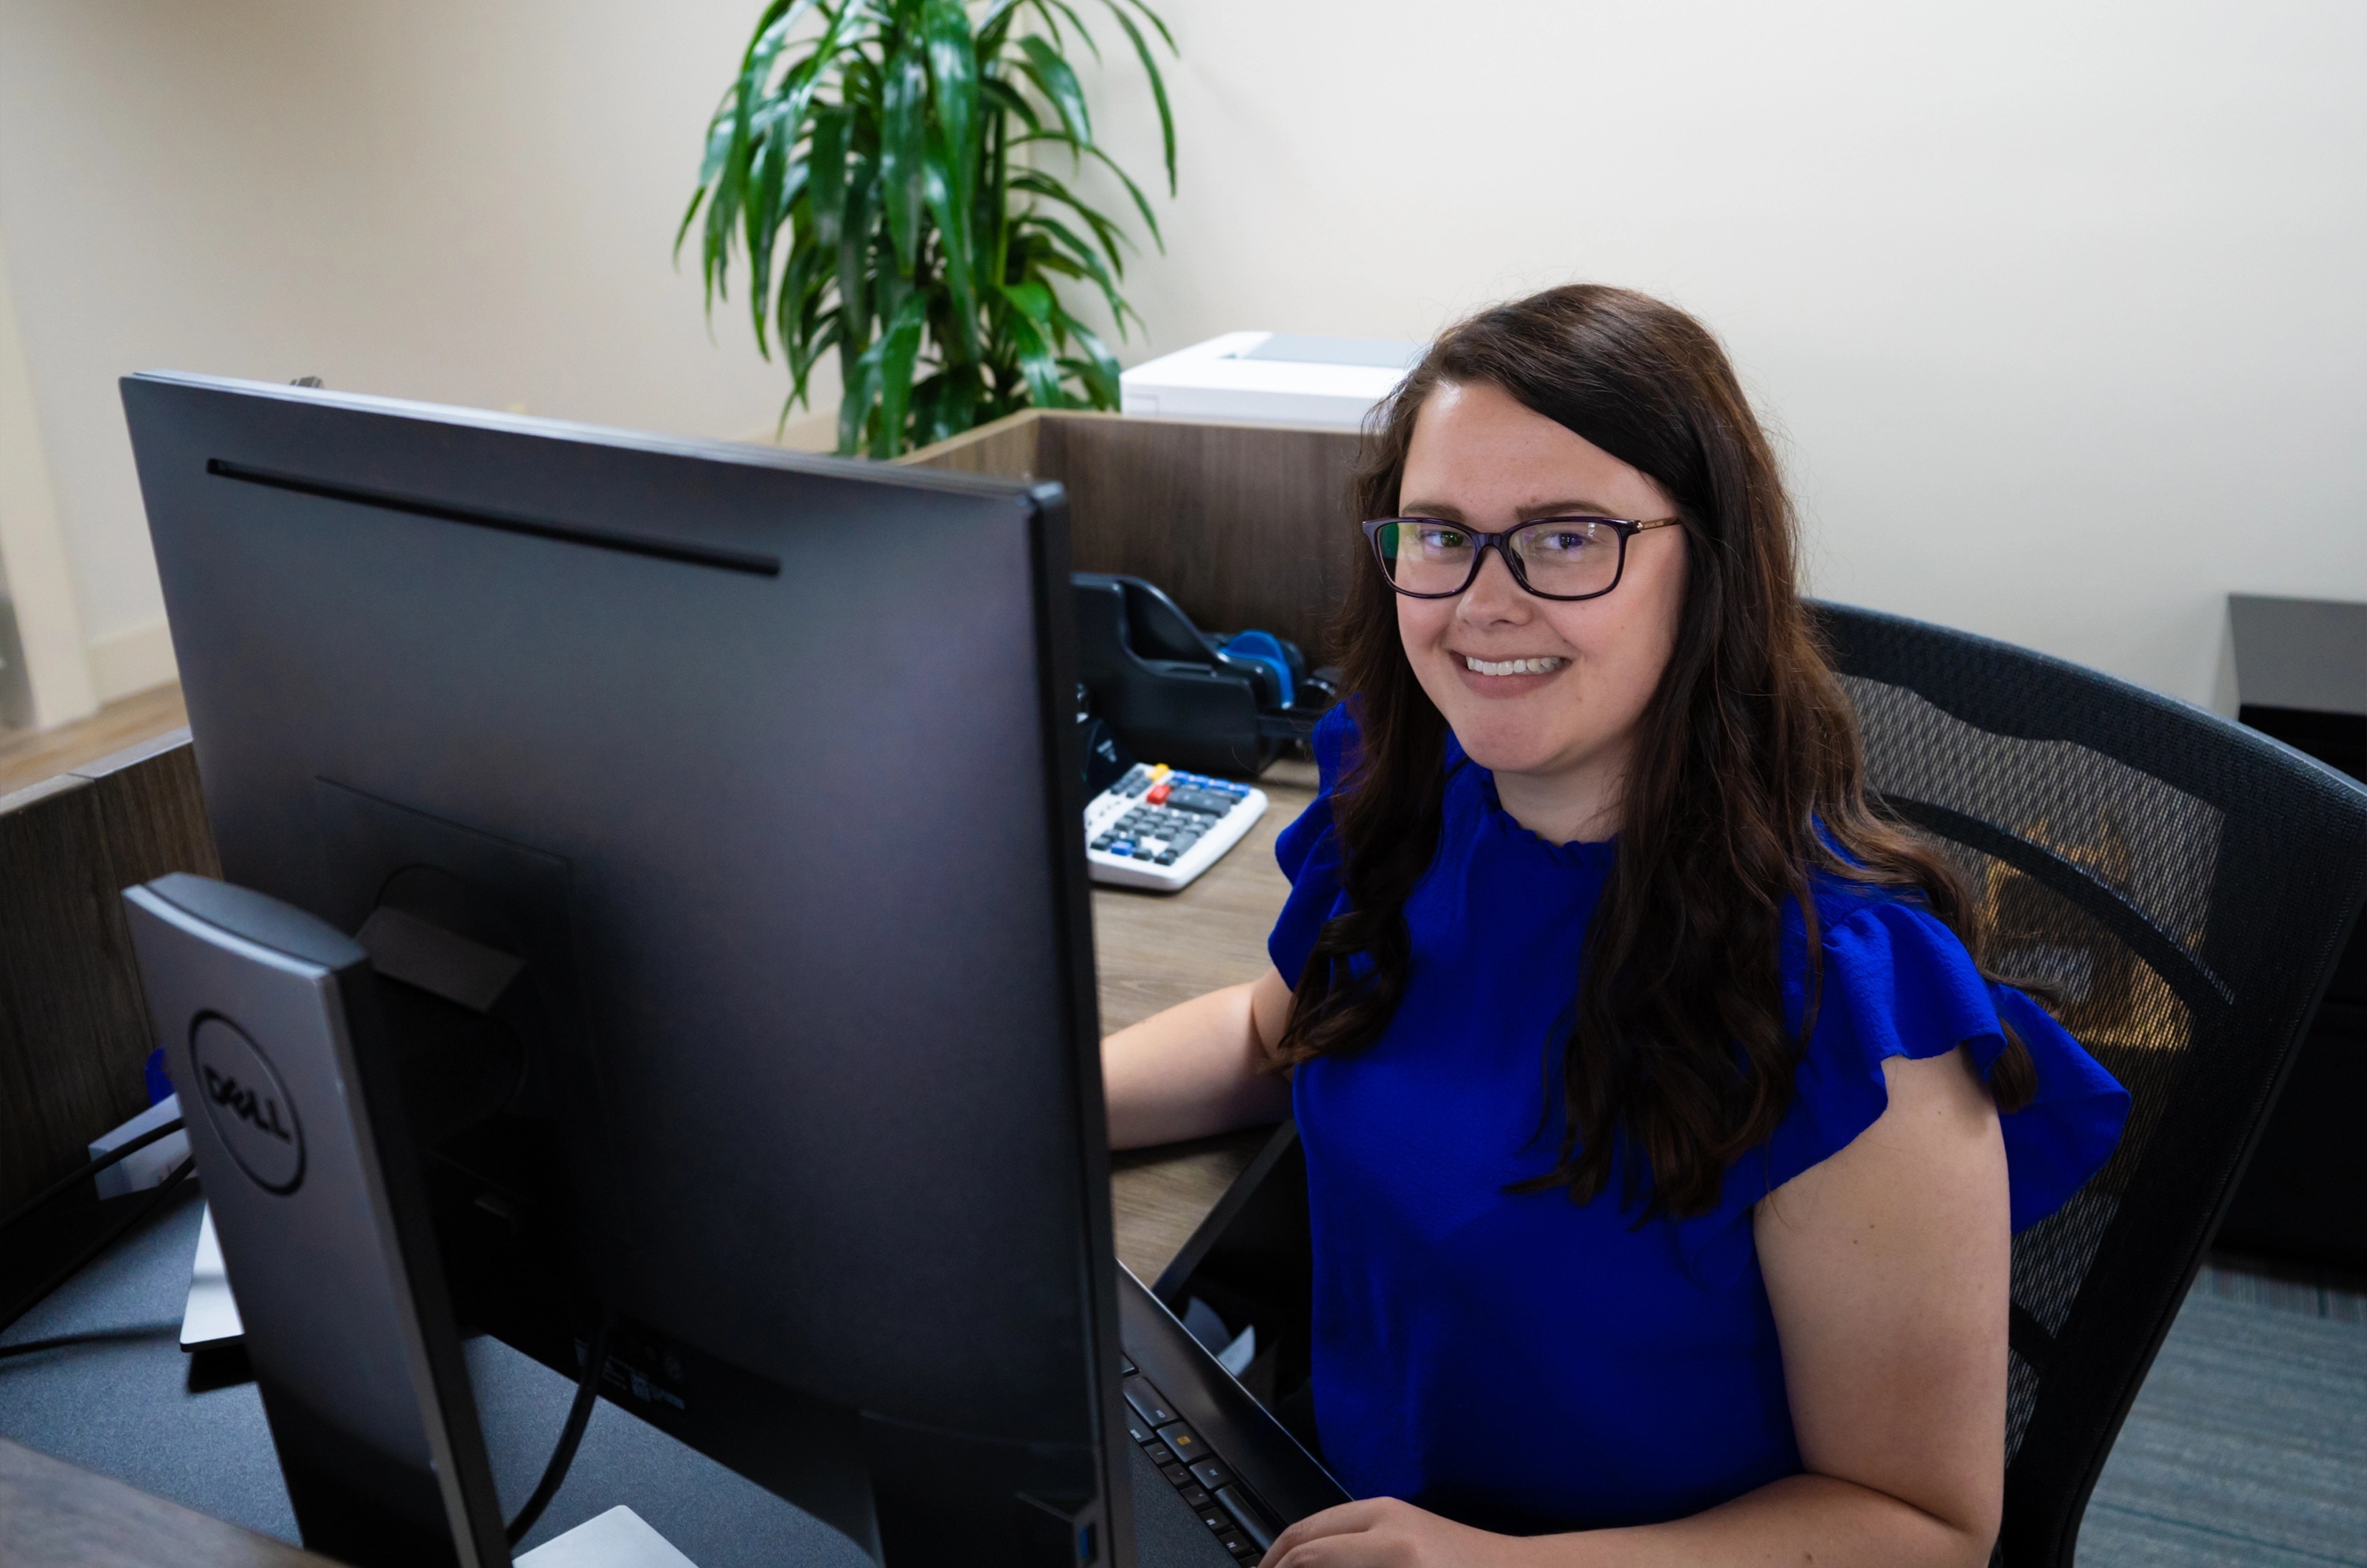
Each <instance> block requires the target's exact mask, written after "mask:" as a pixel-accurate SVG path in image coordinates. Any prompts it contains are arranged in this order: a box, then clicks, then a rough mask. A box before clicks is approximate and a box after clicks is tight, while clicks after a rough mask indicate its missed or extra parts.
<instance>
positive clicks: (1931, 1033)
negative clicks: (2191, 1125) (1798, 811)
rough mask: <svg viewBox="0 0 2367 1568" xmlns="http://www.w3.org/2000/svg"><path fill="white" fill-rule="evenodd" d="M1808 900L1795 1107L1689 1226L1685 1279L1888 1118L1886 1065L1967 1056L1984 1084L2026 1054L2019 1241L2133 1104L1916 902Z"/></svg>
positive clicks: (2011, 1147) (1787, 967) (2018, 1157)
mask: <svg viewBox="0 0 2367 1568" xmlns="http://www.w3.org/2000/svg"><path fill="white" fill-rule="evenodd" d="M1810 888H1811V892H1812V900H1811V902H1812V903H1814V905H1815V907H1816V912H1817V917H1818V918H1817V926H1818V930H1817V953H1816V958H1817V960H1818V961H1817V962H1815V963H1814V964H1810V963H1809V962H1807V961H1806V960H1807V957H1808V955H1807V952H1806V939H1805V937H1806V930H1805V927H1806V922H1805V920H1804V919H1803V918H1802V916H1801V915H1800V912H1799V911H1798V910H1797V908H1796V907H1795V909H1794V910H1793V911H1792V914H1791V918H1790V920H1789V921H1788V923H1787V932H1786V943H1785V953H1784V1005H1785V1012H1786V1014H1787V1017H1786V1023H1787V1025H1788V1026H1789V1028H1791V1030H1792V1032H1793V1034H1794V1036H1795V1039H1798V1040H1800V1042H1801V1044H1800V1055H1799V1061H1798V1065H1797V1067H1796V1069H1795V1073H1794V1076H1793V1085H1792V1090H1793V1094H1792V1105H1791V1108H1790V1109H1789V1110H1788V1111H1787V1112H1786V1113H1785V1115H1784V1120H1783V1121H1782V1123H1780V1124H1779V1125H1778V1126H1777V1128H1776V1130H1775V1131H1774V1133H1773V1134H1772V1136H1771V1137H1770V1138H1769V1139H1768V1140H1767V1142H1764V1143H1763V1144H1761V1145H1760V1146H1759V1147H1758V1148H1756V1149H1754V1150H1752V1151H1751V1152H1750V1153H1748V1154H1746V1155H1744V1156H1743V1157H1742V1158H1741V1159H1740V1160H1738V1161H1737V1162H1736V1163H1735V1164H1734V1165H1732V1166H1730V1167H1729V1168H1728V1170H1727V1178H1726V1184H1725V1191H1724V1195H1723V1199H1722V1201H1721V1202H1720V1204H1719V1206H1718V1208H1717V1209H1716V1210H1715V1211H1714V1212H1713V1213H1711V1214H1709V1215H1704V1216H1702V1217H1701V1218H1699V1219H1697V1220H1693V1221H1683V1222H1682V1226H1681V1228H1682V1230H1683V1231H1684V1232H1685V1233H1687V1244H1686V1248H1685V1251H1686V1255H1687V1257H1688V1259H1689V1261H1690V1262H1691V1263H1692V1264H1693V1267H1695V1268H1696V1269H1697V1270H1702V1271H1704V1272H1706V1273H1708V1274H1710V1275H1713V1276H1715V1275H1722V1274H1725V1273H1727V1272H1728V1271H1730V1270H1732V1269H1734V1268H1738V1267H1740V1260H1741V1259H1743V1258H1745V1257H1747V1256H1749V1241H1748V1236H1749V1227H1748V1224H1747V1222H1746V1221H1747V1217H1748V1215H1749V1213H1750V1208H1751V1205H1753V1204H1754V1203H1756V1202H1757V1201H1758V1200H1759V1199H1761V1198H1763V1197H1765V1196H1766V1195H1767V1194H1768V1193H1770V1192H1772V1191H1773V1190H1774V1189H1775V1188H1776V1187H1781V1186H1783V1185H1784V1183H1785V1182H1787V1181H1789V1180H1791V1179H1792V1178H1793V1177H1794V1176H1798V1175H1799V1174H1801V1173H1802V1172H1803V1171H1806V1170H1807V1169H1809V1168H1810V1167H1812V1166H1814V1165H1818V1164H1820V1163H1822V1162H1823V1161H1824V1160H1826V1159H1828V1158H1829V1157H1830V1156H1832V1155H1833V1154H1835V1153H1839V1152H1840V1150H1841V1149H1843V1148H1845V1147H1847V1146H1848V1145H1849V1144H1850V1143H1851V1142H1853V1141H1854V1140H1855V1139H1856V1138H1857V1137H1858V1136H1859V1135H1860V1134H1862V1133H1863V1132H1864V1131H1865V1130H1866V1129H1867V1128H1869V1127H1871V1126H1873V1125H1874V1122H1875V1121H1876V1120H1877V1119H1879V1118H1880V1117H1881V1115H1882V1113H1883V1111H1884V1110H1885V1109H1886V1108H1887V1107H1888V1105H1889V1089H1888V1085H1887V1080H1886V1075H1885V1073H1884V1067H1883V1064H1884V1062H1886V1061H1888V1060H1889V1059H1890V1058H1892V1057H1903V1058H1906V1059H1908V1060H1911V1061H1920V1060H1927V1059H1929V1058H1931V1057H1935V1056H1941V1055H1944V1054H1946V1053H1948V1052H1950V1051H1955V1050H1956V1049H1958V1048H1959V1047H1962V1048H1963V1049H1964V1051H1965V1054H1966V1057H1967V1058H1968V1060H1969V1062H1970V1064H1971V1066H1972V1068H1973V1070H1974V1071H1975V1072H1976V1074H1978V1075H1979V1076H1980V1077H1982V1078H1983V1079H1984V1080H1986V1079H1988V1077H1989V1075H1990V1074H1991V1072H1992V1071H1993V1070H1994V1068H1995V1067H1996V1065H1997V1062H1998V1060H1999V1057H2001V1056H2002V1055H2003V1054H2004V1053H2005V1052H2006V1051H2007V1050H2008V1049H2009V1048H2010V1046H2011V1045H2014V1044H2018V1045H2020V1046H2021V1047H2022V1049H2023V1050H2024V1051H2027V1052H2028V1053H2029V1056H2030V1058H2031V1062H2032V1065H2033V1068H2034V1069H2035V1074H2036V1079H2037V1090H2036V1093H2035V1095H2034V1096H2033V1098H2032V1099H2031V1101H2030V1102H2029V1103H2028V1104H2027V1105H2024V1106H2023V1107H2022V1108H2020V1109H2018V1110H2015V1111H2012V1112H2010V1113H2008V1114H2006V1115H2005V1116H2003V1117H2002V1118H2001V1121H2000V1125H2001V1128H2002V1131H2003V1132H2004V1136H2005V1143H2006V1154H2007V1164H2008V1167H2009V1176H2010V1182H2011V1187H2012V1192H2011V1197H2012V1208H2013V1224H2014V1228H2015V1229H2016V1230H2020V1229H2022V1227H2023V1226H2026V1225H2030V1224H2033V1223H2035V1222H2036V1221H2039V1220H2041V1219H2044V1217H2045V1216H2046V1215H2048V1214H2051V1213H2053V1212H2054V1211H2055V1210H2056V1209H2058V1208H2060V1207H2061V1206H2062V1205H2063V1204H2064V1203H2065V1202H2067V1201H2068V1200H2069V1199H2070V1198H2071V1196H2072V1195H2073V1194H2074V1193H2076V1192H2077V1191H2078V1189H2079V1188H2080V1187H2082V1186H2084V1185H2085V1184H2086V1182H2087V1181H2088V1179H2089V1177H2090V1176H2093V1175H2094V1174H2095V1172H2096V1171H2097V1170H2098V1169H2100V1168H2101V1166H2102V1165H2103V1163H2104V1161H2105V1159H2106V1158H2108V1157H2109V1156H2110V1155H2111V1153H2112V1148H2113V1146H2114V1145H2115V1143H2117V1142H2118V1141H2119V1137H2120V1130H2121V1126H2122V1124H2123V1122H2124V1120H2125V1119H2127V1115H2128V1105H2129V1098H2128V1093H2127V1091H2126V1090H2125V1089H2124V1088H2123V1087H2122V1086H2121V1085H2119V1084H2118V1083H2117V1082H2115V1081H2114V1080H2113V1078H2112V1075H2111V1074H2109V1073H2107V1072H2105V1071H2104V1069H2103V1068H2102V1067H2101V1066H2100V1065H2098V1064H2097V1062H2096V1061H2095V1060H2094V1058H2092V1057H2090V1055H2089V1054H2088V1053H2087V1051H2085V1050H2084V1049H2083V1048H2082V1047H2081V1046H2080V1044H2079V1042H2078V1040H2075V1039H2073V1038H2072V1037H2071V1035H2070V1034H2069V1033H2068V1032H2067V1031H2066V1030H2065V1029H2064V1028H2063V1027H2062V1025H2060V1024H2059V1023H2057V1022H2056V1020H2055V1019H2054V1018H2053V1017H2050V1016H2049V1015H2048V1014H2047V1013H2046V1012H2045V1011H2044V1009H2042V1008H2041V1007H2039V1006H2038V1005H2037V1004H2036V1003H2034V1002H2033V1001H2032V1000H2031V999H2030V998H2029V997H2028V996H2025V995H2023V994H2022V993H2021V992H2020V991H2017V990H2015V989H2014V988H2013V987H2011V986H2010V985H2006V984H2003V983H1999V982H1996V981H1993V980H1991V979H1990V978H1989V977H1988V976H1987V975H1985V974H1984V973H1982V971H1981V969H1980V966H1979V965H1978V964H1977V963H1976V961H1975V960H1974V959H1973V956H1972V954H1971V953H1970V952H1969V951H1968V950H1967V949H1966V948H1965V944H1964V942H1963V941H1962V940H1961V939H1960V938H1959V937H1958V936H1957V935H1956V933H1955V932H1954V930H1953V929H1951V928H1950V927H1949V926H1948V925H1947V924H1946V923H1944V922H1943V921H1942V920H1941V919H1940V917H1939V916H1938V915H1936V914H1935V913H1933V911H1932V909H1931V905H1930V903H1929V901H1928V900H1926V899H1925V898H1924V897H1923V896H1922V894H1921V893H1920V892H1918V891H1917V890H1915V889H1912V888H1902V887H1895V886H1889V885H1886V884H1882V883H1876V882H1872V881H1865V880H1863V879H1854V878H1850V877H1848V876H1846V875H1843V874H1840V873H1832V874H1824V873H1819V874H1818V875H1816V876H1813V877H1811V879H1810Z"/></svg>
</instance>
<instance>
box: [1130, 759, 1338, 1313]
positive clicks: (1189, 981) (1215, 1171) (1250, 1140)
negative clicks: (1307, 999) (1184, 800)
mask: <svg viewBox="0 0 2367 1568" xmlns="http://www.w3.org/2000/svg"><path fill="white" fill-rule="evenodd" d="M1315 784H1316V777H1315V765H1314V764H1313V763H1311V762H1296V761H1284V762H1277V763H1275V764H1274V766H1273V767H1270V768H1268V769H1266V771H1265V776H1264V777H1263V778H1260V779H1259V780H1258V788H1259V789H1261V790H1264V791H1265V792H1266V794H1267V796H1268V797H1270V798H1271V800H1272V801H1273V804H1272V805H1270V806H1268V807H1267V808H1266V813H1265V815H1263V817H1260V818H1259V819H1258V821H1257V825H1255V826H1254V827H1252V828H1251V829H1250V831H1249V833H1248V834H1247V835H1245V836H1244V837H1243V838H1242V839H1241V841H1240V844H1238V845H1236V846H1234V847H1233V849H1232V851H1231V853H1229V854H1228V855H1227V856H1226V857H1225V858H1223V859H1221V860H1219V861H1217V863H1216V865H1214V866H1213V867H1211V868H1209V869H1208V870H1207V871H1206V872H1205V873H1203V874H1202V875H1201V878H1200V880H1199V881H1196V882H1194V883H1193V884H1192V885H1191V886H1190V887H1188V888H1185V889H1184V890H1183V892H1179V893H1172V894H1164V895H1162V894H1158V893H1143V892H1134V891H1133V890H1131V889H1126V888H1096V889H1094V890H1093V966H1094V970H1095V972H1096V973H1097V974H1098V975H1099V976H1100V978H1101V998H1102V1028H1103V1030H1104V1032H1115V1031H1116V1030H1118V1029H1122V1028H1126V1027H1127V1025H1128V1024H1133V1023H1139V1022H1140V1021H1142V1020H1143V1019H1144V1018H1147V1017H1150V1015H1151V1014H1153V1013H1156V1012H1159V1011H1161V1009H1163V1008H1167V1007H1172V1006H1175V1004H1176V1003H1178V1002H1183V1001H1187V1000H1189V999H1190V998H1192V997H1194V996H1197V995H1200V994H1203V993H1204V992H1209V991H1214V990H1217V988H1218V987H1220V986H1226V985H1238V984H1240V983H1241V982H1243V981H1247V980H1255V979H1256V978H1257V977H1258V976H1259V975H1261V974H1263V973H1264V972H1265V971H1266V970H1267V968H1268V967H1269V966H1270V960H1268V959H1267V958H1266V955H1265V938H1266V934H1267V933H1268V932H1269V931H1271V930H1273V929H1274V916H1275V915H1277V914H1279V913H1281V910H1282V901H1283V899H1284V898H1285V896H1286V895H1287V894H1288V893H1289V892H1290V883H1289V882H1288V881H1285V880H1284V878H1283V874H1282V869H1281V868H1280V867H1278V866H1276V865H1275V864H1274V835H1276V834H1278V833H1280V832H1281V831H1282V830H1283V829H1284V828H1285V827H1287V826H1289V825H1290V823H1291V821H1292V819H1294V818H1295V817H1297V815H1298V813H1299V812H1302V811H1304V810H1306V809H1307V804H1308V801H1312V800H1314V799H1315ZM1265 1141H1266V1130H1265V1129H1264V1128H1252V1129H1251V1130H1250V1131H1245V1132H1234V1133H1228V1134H1226V1135H1224V1136H1222V1137H1218V1138H1204V1139H1201V1140H1199V1141H1198V1142H1192V1143H1175V1144H1170V1145H1168V1146H1166V1147H1164V1148H1159V1149H1137V1150H1130V1151H1128V1152H1127V1153H1121V1154H1116V1155H1114V1156H1112V1158H1111V1162H1110V1163H1111V1166H1112V1169H1111V1175H1110V1199H1111V1205H1112V1207H1113V1209H1114V1210H1116V1213H1115V1220H1116V1231H1117V1256H1118V1261H1119V1262H1121V1263H1123V1264H1125V1265H1126V1266H1127V1267H1128V1268H1131V1269H1133V1270H1134V1272H1135V1273H1136V1275H1137V1276H1138V1277H1139V1278H1141V1280H1142V1282H1143V1283H1144V1284H1146V1285H1148V1284H1150V1283H1152V1282H1153V1281H1155V1280H1156V1279H1157V1278H1159V1271H1160V1270H1161V1269H1162V1268H1164V1267H1167V1260H1168V1259H1170V1258H1172V1257H1173V1256H1175V1254H1176V1253H1177V1252H1178V1251H1179V1250H1180V1249H1181V1248H1182V1247H1183V1244H1184V1242H1185V1241H1186V1240H1188V1239H1189V1238H1190V1237H1191V1234H1192V1233H1193V1231H1195V1229H1197V1228H1198V1226H1199V1223H1200V1221H1201V1219H1202V1217H1203V1216H1205V1215H1206V1213H1207V1212H1208V1210H1211V1209H1213V1208H1215V1207H1216V1203H1217V1199H1218V1198H1220V1197H1222V1196H1223V1195H1224V1192H1225V1189H1226V1188H1227V1187H1230V1186H1232V1184H1233V1178H1234V1177H1235V1176H1239V1175H1240V1174H1241V1170H1242V1167H1244V1166H1246V1165H1248V1164H1249V1163H1250V1160H1251V1157H1252V1156H1254V1155H1255V1154H1256V1153H1257V1152H1258V1150H1259V1149H1260V1148H1262V1147H1263V1145H1264V1143H1265Z"/></svg>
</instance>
